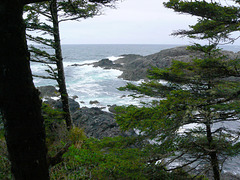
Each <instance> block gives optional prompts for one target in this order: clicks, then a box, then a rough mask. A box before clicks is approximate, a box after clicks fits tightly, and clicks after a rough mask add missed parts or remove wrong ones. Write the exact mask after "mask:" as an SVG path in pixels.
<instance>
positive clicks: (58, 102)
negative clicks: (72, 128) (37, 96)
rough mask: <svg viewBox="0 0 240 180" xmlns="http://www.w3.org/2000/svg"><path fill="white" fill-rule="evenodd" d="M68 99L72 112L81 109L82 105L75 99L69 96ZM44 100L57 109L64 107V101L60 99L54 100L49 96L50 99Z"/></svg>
mask: <svg viewBox="0 0 240 180" xmlns="http://www.w3.org/2000/svg"><path fill="white" fill-rule="evenodd" d="M68 101H69V107H70V112H71V113H74V112H75V111H77V110H79V108H80V106H79V104H78V103H77V102H76V101H75V100H74V99H71V98H69V99H68ZM44 102H45V103H47V104H49V105H50V106H51V107H54V108H56V109H62V102H61V100H60V99H59V100H53V99H50V98H49V99H46V101H44Z"/></svg>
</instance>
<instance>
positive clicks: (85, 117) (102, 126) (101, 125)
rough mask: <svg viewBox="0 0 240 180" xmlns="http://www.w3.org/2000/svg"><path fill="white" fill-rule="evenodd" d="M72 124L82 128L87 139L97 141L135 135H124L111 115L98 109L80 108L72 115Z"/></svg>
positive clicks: (128, 133) (132, 133)
mask: <svg viewBox="0 0 240 180" xmlns="http://www.w3.org/2000/svg"><path fill="white" fill-rule="evenodd" d="M72 119H73V123H74V124H75V125H77V126H79V127H82V128H83V129H84V131H85V133H86V135H87V136H88V137H95V138H98V139H101V138H104V137H115V136H119V135H123V136H129V135H135V132H133V131H131V132H127V133H124V132H122V131H121V130H120V128H119V126H118V125H117V123H116V122H115V119H114V115H113V114H112V113H108V112H104V111H102V110H101V109H99V108H85V107H84V108H81V109H80V110H78V111H76V112H75V113H74V114H73V115H72Z"/></svg>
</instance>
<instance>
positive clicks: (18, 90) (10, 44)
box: [0, 0, 109, 180]
mask: <svg viewBox="0 0 240 180" xmlns="http://www.w3.org/2000/svg"><path fill="white" fill-rule="evenodd" d="M44 1H45V2H47V0H1V1H0V21H1V26H0V46H1V48H0V56H1V58H0V109H1V113H2V116H3V117H2V118H3V121H4V129H5V138H6V142H7V148H8V153H9V159H10V161H11V171H12V174H13V177H14V179H19V180H20V179H24V180H25V179H35V180H38V179H41V180H42V179H49V172H48V163H47V149H46V145H45V130H44V122H43V118H42V115H41V101H40V99H39V92H38V91H37V90H36V88H35V87H34V84H33V80H32V74H31V69H30V63H29V59H30V54H29V52H28V48H27V44H26V37H25V24H24V22H23V18H22V16H23V8H24V5H27V4H30V3H37V2H44ZM90 1H91V2H94V0H90ZM71 2H72V1H71V0H69V3H71ZM96 2H99V3H101V2H103V3H108V2H109V1H108V0H96Z"/></svg>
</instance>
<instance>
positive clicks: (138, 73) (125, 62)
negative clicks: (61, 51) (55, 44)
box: [72, 46, 240, 81]
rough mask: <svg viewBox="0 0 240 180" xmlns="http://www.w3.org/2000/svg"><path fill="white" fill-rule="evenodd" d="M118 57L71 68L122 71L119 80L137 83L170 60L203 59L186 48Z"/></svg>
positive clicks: (200, 54) (167, 65)
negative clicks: (87, 66)
mask: <svg viewBox="0 0 240 180" xmlns="http://www.w3.org/2000/svg"><path fill="white" fill-rule="evenodd" d="M222 53H223V54H224V55H225V56H226V57H229V58H231V59H235V58H238V57H240V52H237V53H234V52H232V51H222ZM120 57H121V58H119V59H118V60H115V61H111V60H109V59H102V60H100V61H98V62H95V63H89V64H73V65H72V66H84V65H93V66H94V67H102V68H104V69H117V70H120V71H122V74H121V75H120V76H119V78H123V79H124V80H130V81H139V80H141V79H145V78H146V76H147V70H148V69H151V67H152V66H154V67H158V68H167V67H170V65H171V63H172V60H180V61H183V62H190V61H191V60H192V58H193V57H194V58H196V57H197V58H203V54H202V53H200V52H196V51H190V50H187V49H186V46H180V47H175V48H171V49H164V50H162V51H160V52H158V53H155V54H152V55H148V56H141V55H136V54H124V55H121V56H120Z"/></svg>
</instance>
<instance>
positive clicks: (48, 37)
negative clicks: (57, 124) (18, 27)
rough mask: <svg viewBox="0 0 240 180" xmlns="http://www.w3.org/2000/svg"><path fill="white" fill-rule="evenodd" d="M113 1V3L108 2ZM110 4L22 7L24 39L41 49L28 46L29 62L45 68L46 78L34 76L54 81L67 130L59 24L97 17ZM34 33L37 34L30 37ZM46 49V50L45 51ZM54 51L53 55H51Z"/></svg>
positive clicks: (80, 0) (53, 3)
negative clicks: (101, 9) (24, 28)
mask: <svg viewBox="0 0 240 180" xmlns="http://www.w3.org/2000/svg"><path fill="white" fill-rule="evenodd" d="M111 1H112V2H113V1H114V0H111ZM111 1H110V0H109V1H104V2H98V1H91V2H89V1H83V0H77V1H74V2H69V1H60V2H57V0H50V1H49V2H41V3H35V4H30V5H27V6H25V15H26V18H25V23H26V25H27V31H28V34H27V38H28V40H30V41H33V42H35V43H37V44H39V45H41V47H40V48H39V47H37V46H30V52H31V53H32V56H31V61H33V62H39V63H43V64H44V65H46V66H47V67H48V69H46V72H48V74H49V76H37V75H35V76H36V77H40V78H45V79H53V80H56V81H57V84H58V87H59V92H60V95H61V101H62V104H63V106H62V108H63V112H64V119H65V121H66V124H67V128H68V130H70V129H71V128H72V126H73V125H72V119H71V115H70V110H69V102H68V93H67V88H66V82H65V75H64V67H63V57H62V47H61V40H60V30H59V25H60V23H61V22H65V21H73V20H75V21H77V20H80V19H83V18H84V19H85V18H89V17H93V16H95V15H99V14H100V8H102V6H104V5H110V2H111ZM32 32H35V33H36V34H40V36H39V35H36V36H34V35H32V34H33V33H32ZM46 48H47V51H46V50H44V49H46ZM51 51H53V52H54V53H53V54H52V53H50V52H51Z"/></svg>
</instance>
